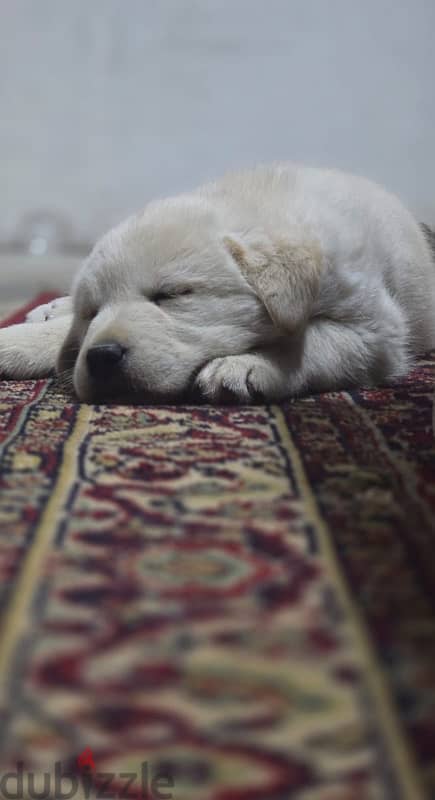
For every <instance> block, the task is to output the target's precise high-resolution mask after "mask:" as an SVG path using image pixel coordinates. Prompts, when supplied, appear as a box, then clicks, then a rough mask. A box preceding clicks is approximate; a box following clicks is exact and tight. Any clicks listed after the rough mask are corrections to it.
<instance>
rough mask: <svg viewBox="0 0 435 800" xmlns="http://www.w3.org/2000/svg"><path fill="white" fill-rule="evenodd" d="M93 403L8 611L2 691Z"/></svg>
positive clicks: (79, 424) (73, 438)
mask: <svg viewBox="0 0 435 800" xmlns="http://www.w3.org/2000/svg"><path fill="white" fill-rule="evenodd" d="M92 413H93V408H92V406H89V405H82V406H81V408H80V409H79V411H78V414H77V417H76V420H75V424H74V428H73V430H72V431H71V433H70V436H69V438H68V440H67V441H66V442H65V445H64V451H63V459H62V465H61V467H60V471H59V477H58V480H57V482H56V484H55V486H54V488H53V493H52V495H51V497H50V500H49V501H48V503H47V506H46V508H45V509H44V513H43V515H42V517H41V519H40V521H39V524H38V527H37V529H36V531H35V536H34V539H33V543H32V547H31V548H30V551H29V553H28V554H27V557H26V559H25V561H24V564H23V567H22V569H21V572H20V576H19V578H18V579H17V581H16V584H15V587H14V591H13V594H12V596H11V599H10V601H9V605H8V608H7V609H6V611H5V617H4V622H3V625H2V633H1V636H0V675H1V676H2V677H1V686H0V691H5V690H6V685H7V678H8V675H9V674H10V668H11V662H12V660H13V654H14V651H15V648H16V646H17V643H18V641H19V640H20V639H21V638H22V637H23V636H24V635H25V634H26V631H27V628H28V626H29V624H30V614H29V613H28V611H29V607H30V605H31V601H32V597H33V594H34V590H35V578H39V575H40V566H41V563H42V562H43V560H44V558H45V556H46V555H47V552H48V551H49V548H50V546H51V544H52V540H53V532H55V530H56V527H57V521H58V517H59V513H60V511H61V508H62V505H63V503H64V501H65V498H66V493H67V492H68V491H69V489H70V484H69V482H68V478H69V476H70V473H71V468H72V466H73V464H74V463H75V462H76V460H77V458H78V450H79V444H80V442H81V441H82V440H83V436H84V434H85V432H86V430H87V428H88V425H89V421H90V418H91V415H92Z"/></svg>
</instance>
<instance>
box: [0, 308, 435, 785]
mask: <svg viewBox="0 0 435 800" xmlns="http://www.w3.org/2000/svg"><path fill="white" fill-rule="evenodd" d="M17 319H18V317H17ZM12 321H13V320H12ZM434 372H435V358H430V357H427V358H426V359H423V360H421V362H420V363H419V365H418V366H417V368H416V369H415V370H414V371H413V373H412V374H411V375H410V376H409V377H408V378H407V379H406V380H405V381H402V382H401V383H400V384H398V385H397V386H395V387H390V388H388V389H384V388H383V389H379V390H370V391H369V390H364V389H362V390H359V391H354V392H351V393H348V392H338V393H328V394H321V395H317V396H311V397H307V398H301V399H298V400H296V401H293V402H291V403H287V404H284V405H282V406H242V407H231V406H228V407H220V408H212V407H208V406H195V407H192V406H190V407H187V406H186V407H180V406H178V407H175V406H173V407H171V406H150V407H147V406H143V407H141V406H133V407H129V406H110V407H109V406H103V405H100V406H89V405H79V404H77V403H75V402H73V400H72V399H71V398H70V397H67V396H65V395H64V394H62V393H60V392H59V390H58V389H57V387H56V384H55V382H53V381H28V382H11V381H9V382H7V381H3V382H2V383H1V384H0V409H1V413H0V455H1V474H0V574H1V586H0V604H1V610H2V615H3V617H2V618H3V628H2V636H1V642H0V666H1V674H2V682H1V707H0V708H1V729H0V739H1V754H2V755H1V762H0V777H1V776H2V775H5V774H7V773H8V772H10V771H11V770H12V771H13V770H15V769H16V768H17V764H19V763H20V764H21V765H22V767H21V768H22V770H23V772H24V784H25V789H24V791H28V792H29V795H26V794H25V793H24V794H23V795H22V796H31V792H30V787H29V785H28V783H26V780H27V781H28V776H29V775H30V774H32V775H33V776H34V778H35V781H34V782H35V785H36V784H37V783H38V781H41V780H42V775H43V774H44V773H47V774H49V775H51V776H53V773H54V771H55V764H56V762H60V763H61V765H62V770H63V771H64V772H68V773H70V774H72V775H76V776H77V789H76V791H75V794H74V797H95V796H97V791H98V790H99V791H100V795H101V796H103V794H102V783H103V777H102V775H103V773H107V774H109V773H111V774H112V775H113V776H114V777H113V778H112V779H111V785H110V790H109V791H107V794H106V796H112V797H121V796H123V792H125V791H126V790H125V786H124V784H123V782H122V779H121V777H120V776H121V773H131V774H132V775H133V774H134V775H136V776H138V780H135V781H132V782H131V786H130V788H129V790H128V794H124V796H128V797H137V798H138V797H146V796H147V795H146V794H144V789H143V785H142V787H141V786H140V785H139V777H140V775H141V770H142V774H143V765H144V764H145V765H147V767H148V768H149V770H151V771H154V773H156V774H157V773H158V774H160V775H163V774H164V775H166V776H168V780H170V782H171V789H170V792H169V790H168V789H167V788H166V789H165V792H166V797H172V798H174V800H286V799H287V798H296V800H377V799H378V798H379V800H384V799H385V800H402V798H406V799H408V798H409V800H419V798H431V797H435V613H434V605H435V589H434V587H435V559H434V557H433V549H434V548H433V541H434V535H435V442H434V439H433V436H432V431H431V395H432V387H433V382H434ZM88 749H89V750H88ZM84 752H85V753H86V752H90V753H91V756H92V757H91V762H92V763H91V762H90V763H91V766H88V767H87V771H86V780H87V781H88V783H86V781H85V780H84V778H83V770H82V772H80V769H81V767H80V758H79V756H80V754H83V753H84ZM35 776H36V777H35ZM79 778H80V780H79ZM38 785H39V787H40V784H38ZM52 785H53V784H51V788H50V790H49V792H48V793H46V795H45V796H46V797H49V798H55V797H56V800H58V797H59V794H57V795H56V792H55V791H54V790H53V788H52ZM26 786H27V788H26ZM40 788H41V787H40ZM110 792H111V794H110ZM168 792H169V793H168ZM153 796H156V797H158V796H159V795H158V794H156V795H153V794H148V797H149V798H151V797H153ZM162 796H165V795H164V794H162ZM0 797H2V794H1V781H0Z"/></svg>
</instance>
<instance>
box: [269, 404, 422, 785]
mask: <svg viewBox="0 0 435 800" xmlns="http://www.w3.org/2000/svg"><path fill="white" fill-rule="evenodd" d="M271 410H272V413H273V415H274V419H275V424H276V427H277V430H278V432H279V435H280V438H281V441H282V442H283V444H284V445H285V447H286V448H287V451H288V453H289V456H290V458H291V464H292V468H293V470H294V473H295V477H296V480H297V483H298V486H299V489H300V492H301V496H302V499H303V501H304V515H305V519H306V520H307V522H308V523H311V524H312V525H313V527H314V528H315V530H316V531H317V533H318V541H319V547H320V548H321V553H322V555H323V557H324V559H325V562H326V564H327V566H328V570H329V574H330V575H331V577H332V579H333V581H334V584H335V586H336V588H337V591H338V593H339V596H340V599H341V602H342V604H343V607H344V609H345V611H346V613H347V614H348V615H349V617H350V618H351V619H352V620H353V623H354V631H355V640H356V641H355V646H356V648H357V651H358V654H359V656H360V659H361V663H362V664H363V666H364V669H365V674H366V676H367V679H368V681H369V682H370V687H371V690H372V692H373V695H374V697H375V699H376V703H377V707H378V708H379V712H380V713H379V718H380V723H381V724H382V725H383V726H384V729H385V733H386V735H387V737H388V743H389V746H390V750H391V753H392V756H393V759H394V762H395V767H396V770H397V772H396V776H397V779H398V780H399V781H400V782H401V784H402V787H401V788H402V790H403V793H404V796H405V797H406V798H409V800H425V796H426V795H425V793H424V791H423V789H422V787H421V781H420V776H419V774H418V770H417V766H416V764H415V763H414V758H413V755H412V753H411V752H410V750H409V748H408V746H407V743H406V740H405V739H404V738H403V736H402V734H401V728H400V725H399V723H398V719H397V716H396V711H395V708H394V704H393V702H392V698H391V695H390V692H389V689H388V684H387V682H386V680H385V678H384V675H383V673H382V670H381V668H380V666H379V664H378V662H377V659H376V655H375V652H374V649H373V646H372V642H371V639H370V636H369V634H368V631H367V628H366V625H365V622H364V620H363V617H362V615H361V614H360V613H359V611H358V609H357V607H356V605H355V604H354V602H353V600H352V596H351V594H350V592H349V589H348V585H347V582H346V580H345V579H344V577H343V574H342V572H341V569H340V565H339V563H338V561H337V558H336V555H335V551H334V547H333V545H332V542H331V539H330V535H329V531H328V528H327V526H326V525H325V523H324V521H323V520H322V518H321V515H320V513H319V510H318V508H317V503H316V500H315V497H314V495H313V493H312V491H311V488H310V484H309V481H308V479H307V477H306V475H305V470H304V466H303V463H302V460H301V457H300V455H299V452H298V449H297V447H296V446H295V444H294V442H293V440H292V437H291V434H290V431H289V429H288V426H287V423H286V421H285V418H284V414H283V412H282V411H281V409H280V408H279V407H278V406H272V409H271Z"/></svg>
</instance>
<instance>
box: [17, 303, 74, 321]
mask: <svg viewBox="0 0 435 800" xmlns="http://www.w3.org/2000/svg"><path fill="white" fill-rule="evenodd" d="M71 313H72V300H71V297H58V298H57V299H56V300H52V301H51V303H44V304H43V305H42V306H37V307H36V308H33V309H32V311H29V313H28V314H27V316H26V322H48V320H49V319H54V318H55V317H62V316H64V315H65V314H71Z"/></svg>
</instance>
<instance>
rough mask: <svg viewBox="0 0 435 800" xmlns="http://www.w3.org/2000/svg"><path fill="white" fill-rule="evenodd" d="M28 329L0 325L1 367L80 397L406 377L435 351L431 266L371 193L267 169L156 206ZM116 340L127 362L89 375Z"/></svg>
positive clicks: (237, 395) (95, 256) (368, 187)
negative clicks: (67, 382)
mask: <svg viewBox="0 0 435 800" xmlns="http://www.w3.org/2000/svg"><path fill="white" fill-rule="evenodd" d="M28 323H30V324H28ZM28 323H27V324H22V325H15V326H13V327H10V328H5V329H2V330H0V373H1V374H2V375H4V376H6V377H10V378H36V377H42V376H45V375H48V374H50V373H52V372H53V371H54V370H55V369H57V371H58V373H59V374H60V375H61V376H62V377H68V376H70V377H71V380H72V384H73V387H74V390H75V392H76V394H77V396H78V398H79V399H80V400H82V401H84V402H92V401H101V402H104V401H112V400H115V401H124V400H127V401H128V400H139V401H143V402H149V401H152V400H155V399H158V400H178V399H181V398H186V397H189V396H191V394H190V393H191V392H192V390H198V391H199V392H200V394H201V395H202V396H203V397H205V398H206V400H208V401H210V402H219V401H222V400H223V399H228V397H230V398H231V399H235V400H237V401H240V402H251V401H252V400H255V399H264V400H276V399H280V398H284V397H289V396H292V395H295V394H300V393H302V392H310V391H317V390H328V389H338V388H343V387H348V386H352V385H361V384H364V385H373V384H379V383H386V382H389V381H391V380H393V379H395V378H397V377H399V376H401V375H404V374H405V373H406V372H407V371H408V369H409V366H410V363H411V361H412V359H413V357H414V356H415V355H416V354H418V353H420V352H424V351H426V350H428V349H430V348H432V347H434V346H435V264H434V259H433V255H432V253H431V248H430V245H429V242H428V239H427V237H426V236H425V234H424V232H423V230H422V229H421V227H420V226H419V225H418V224H417V222H416V221H415V220H414V218H413V217H412V215H411V214H410V213H409V212H408V211H407V210H406V209H405V208H404V207H403V206H402V204H401V203H400V202H399V200H397V199H396V198H395V197H394V196H392V195H390V194H388V193H387V192H386V191H385V190H384V189H382V188H381V187H379V186H377V185H376V184H373V183H371V182H369V181H367V180H365V179H363V178H360V177H355V176H351V175H346V174H343V173H341V172H337V171H332V170H320V169H312V168H305V167H299V166H295V165H291V164H283V165H275V166H272V167H259V168H257V169H254V170H249V171H244V172H239V173H235V174H230V175H227V176H226V177H224V178H223V179H222V180H220V181H217V182H215V183H212V184H208V185H206V186H203V187H201V188H200V189H198V190H197V191H195V192H193V193H191V194H184V195H180V196H178V197H175V198H170V199H167V200H159V201H156V202H152V203H150V204H149V205H148V206H146V208H145V209H144V211H142V212H140V213H139V214H136V215H134V216H133V217H131V218H130V219H128V220H127V221H126V222H124V223H122V224H121V225H119V226H118V227H117V228H115V229H114V230H112V231H110V232H109V233H108V234H106V235H105V236H104V237H103V238H102V239H101V240H100V241H99V242H98V243H97V244H96V246H95V247H94V249H93V250H92V252H91V254H90V256H89V258H88V259H87V260H86V262H85V263H84V265H83V266H82V268H81V269H80V271H79V273H78V275H77V277H76V280H75V282H74V286H73V291H72V297H71V298H63V299H61V300H60V301H55V303H54V304H50V305H48V306H44V307H40V308H39V309H36V310H35V311H34V312H32V313H31V314H30V315H29V319H28ZM111 343H116V344H119V345H120V346H121V348H122V353H123V355H122V358H120V360H119V362H117V363H116V364H113V365H110V367H109V366H108V368H107V372H104V370H101V369H100V370H99V371H98V374H95V373H94V372H93V370H92V369H91V366H90V360H89V357H88V353H89V351H90V350H91V348H96V347H97V346H98V345H104V344H111ZM94 352H95V351H94Z"/></svg>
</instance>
